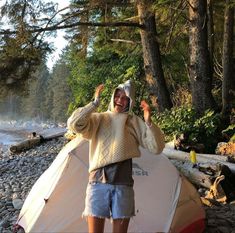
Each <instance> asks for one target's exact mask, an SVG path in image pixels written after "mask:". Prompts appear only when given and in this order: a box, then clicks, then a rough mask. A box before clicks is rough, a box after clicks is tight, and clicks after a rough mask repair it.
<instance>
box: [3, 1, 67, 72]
mask: <svg viewBox="0 0 235 233" xmlns="http://www.w3.org/2000/svg"><path fill="white" fill-rule="evenodd" d="M0 1H1V0H0ZM51 1H53V2H56V3H58V4H59V9H62V8H64V7H66V6H68V5H69V0H51ZM64 33H65V32H64V31H63V30H58V31H57V37H56V38H52V39H51V41H53V42H54V47H55V49H56V50H55V52H54V53H53V54H51V56H50V57H49V59H48V62H47V66H48V68H49V69H51V68H52V67H53V65H54V64H55V62H56V60H58V58H59V55H60V53H61V50H62V49H63V48H64V47H65V46H66V44H67V41H66V40H65V39H64V38H63V36H64Z"/></svg>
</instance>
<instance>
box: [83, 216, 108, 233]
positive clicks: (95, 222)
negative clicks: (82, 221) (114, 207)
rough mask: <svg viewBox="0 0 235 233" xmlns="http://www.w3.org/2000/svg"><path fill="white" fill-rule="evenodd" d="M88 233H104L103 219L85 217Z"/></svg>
mask: <svg viewBox="0 0 235 233" xmlns="http://www.w3.org/2000/svg"><path fill="white" fill-rule="evenodd" d="M87 221H88V231H89V233H103V232H104V222H105V219H104V218H97V217H91V216H89V217H87Z"/></svg>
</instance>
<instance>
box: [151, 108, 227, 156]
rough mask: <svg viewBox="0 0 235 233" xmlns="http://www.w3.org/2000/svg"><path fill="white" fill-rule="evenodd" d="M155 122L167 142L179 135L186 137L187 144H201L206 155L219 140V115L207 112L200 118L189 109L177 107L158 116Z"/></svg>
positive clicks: (212, 150) (212, 151) (211, 151)
mask: <svg viewBox="0 0 235 233" xmlns="http://www.w3.org/2000/svg"><path fill="white" fill-rule="evenodd" d="M155 121H156V122H157V124H158V125H159V126H160V127H161V129H162V130H163V131H164V133H165V135H166V139H167V140H168V141H170V140H173V139H174V138H175V137H178V136H179V135H181V134H185V135H187V140H188V141H187V142H186V143H188V144H196V143H202V144H204V145H205V148H206V150H207V151H206V153H214V150H215V147H216V145H217V143H218V140H219V138H221V130H220V129H221V124H222V122H221V119H220V115H219V114H217V113H214V111H211V110H207V111H206V112H205V113H204V115H203V116H202V117H200V118H198V117H197V115H196V112H195V110H194V109H192V108H191V107H178V108H173V109H172V110H170V111H169V110H167V111H165V112H164V113H161V114H158V115H156V117H155Z"/></svg>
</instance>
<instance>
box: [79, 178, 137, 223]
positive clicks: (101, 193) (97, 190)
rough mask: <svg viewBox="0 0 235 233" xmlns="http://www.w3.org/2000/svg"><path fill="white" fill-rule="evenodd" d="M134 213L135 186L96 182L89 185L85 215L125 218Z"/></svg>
mask: <svg viewBox="0 0 235 233" xmlns="http://www.w3.org/2000/svg"><path fill="white" fill-rule="evenodd" d="M134 215H135V201H134V189H133V187H131V186H127V185H112V184H106V183H105V184H104V183H94V182H93V183H89V184H88V185H87V190H86V200H85V210H84V212H83V216H93V217H98V218H112V219H123V218H130V217H132V216H134Z"/></svg>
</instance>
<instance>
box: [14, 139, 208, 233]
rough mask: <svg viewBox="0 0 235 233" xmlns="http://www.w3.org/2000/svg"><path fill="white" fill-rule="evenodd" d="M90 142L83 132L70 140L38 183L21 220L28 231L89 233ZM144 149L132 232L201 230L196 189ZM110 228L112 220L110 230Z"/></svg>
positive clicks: (137, 163)
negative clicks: (86, 209)
mask: <svg viewBox="0 0 235 233" xmlns="http://www.w3.org/2000/svg"><path fill="white" fill-rule="evenodd" d="M77 141H78V142H79V146H75V145H77ZM88 144H89V143H88V142H87V141H86V140H84V139H82V138H80V137H76V138H75V139H73V140H72V141H70V142H69V143H68V144H67V145H66V146H65V147H64V148H63V149H62V150H61V152H60V153H59V154H58V155H57V157H56V158H55V160H54V161H53V163H52V164H51V166H50V167H49V168H48V169H47V170H46V171H45V172H44V173H43V174H42V175H41V176H40V178H39V179H38V180H37V182H36V183H35V184H34V186H33V187H32V189H31V191H30V192H29V194H28V196H27V198H26V200H25V202H24V205H23V207H22V209H21V212H20V214H19V217H18V220H17V222H16V224H17V225H19V226H21V227H22V228H23V229H24V230H25V232H32V233H33V232H44V233H49V232H57V233H59V232H61V233H66V232H70V233H71V232H76V233H77V232H87V222H86V220H85V219H83V218H82V212H83V209H84V201H85V191H86V185H87V181H88V157H89V156H88V152H89V145H88ZM140 150H141V157H140V158H136V159H133V178H134V182H135V184H134V190H135V203H136V206H135V209H136V216H134V217H133V218H132V219H131V220H130V224H129V229H128V231H129V232H149V233H150V232H174V233H177V232H178V233H186V232H190V233H202V232H203V230H204V228H205V212H204V209H203V207H202V204H201V200H200V197H199V195H198V193H197V190H196V189H195V188H194V187H193V185H192V184H191V183H189V181H188V180H187V179H186V178H185V177H183V176H182V175H180V174H179V172H178V171H177V169H176V168H175V167H174V166H173V165H172V163H171V162H170V161H169V160H168V158H166V157H165V156H164V154H163V153H162V154H160V155H154V154H151V153H149V152H148V151H147V150H145V149H143V148H140ZM111 229H112V225H111V223H110V221H108V220H107V221H106V224H105V232H111V231H112V230H111Z"/></svg>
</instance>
